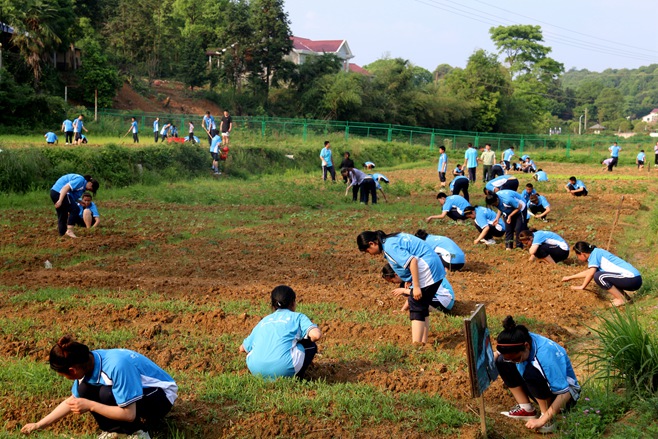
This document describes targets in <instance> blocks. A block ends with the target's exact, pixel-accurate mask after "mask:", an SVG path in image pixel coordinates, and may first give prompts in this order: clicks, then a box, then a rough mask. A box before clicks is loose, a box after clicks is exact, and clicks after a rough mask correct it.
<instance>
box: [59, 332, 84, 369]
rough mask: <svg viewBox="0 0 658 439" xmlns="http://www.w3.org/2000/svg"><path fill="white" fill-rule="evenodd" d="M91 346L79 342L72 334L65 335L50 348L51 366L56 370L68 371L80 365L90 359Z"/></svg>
mask: <svg viewBox="0 0 658 439" xmlns="http://www.w3.org/2000/svg"><path fill="white" fill-rule="evenodd" d="M90 353H91V352H90V351H89V348H88V347H87V345H84V344H82V343H78V342H77V341H75V340H74V339H73V336H71V335H65V336H63V337H62V338H60V339H59V341H58V342H57V344H56V345H55V346H53V348H52V349H51V350H50V358H49V362H50V368H51V369H52V370H54V371H55V372H62V373H68V371H69V369H70V368H71V367H73V366H80V365H82V364H85V363H87V362H88V361H89V354H90Z"/></svg>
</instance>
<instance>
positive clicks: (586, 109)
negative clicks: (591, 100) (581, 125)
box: [585, 107, 587, 132]
mask: <svg viewBox="0 0 658 439" xmlns="http://www.w3.org/2000/svg"><path fill="white" fill-rule="evenodd" d="M585 132H587V107H585Z"/></svg>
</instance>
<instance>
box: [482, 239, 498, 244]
mask: <svg viewBox="0 0 658 439" xmlns="http://www.w3.org/2000/svg"><path fill="white" fill-rule="evenodd" d="M484 243H485V244H487V245H496V240H495V239H485V240H484Z"/></svg>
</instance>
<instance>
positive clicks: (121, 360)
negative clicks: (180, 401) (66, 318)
mask: <svg viewBox="0 0 658 439" xmlns="http://www.w3.org/2000/svg"><path fill="white" fill-rule="evenodd" d="M49 362H50V368H51V369H53V370H54V371H55V372H57V373H58V374H59V375H61V376H63V377H65V378H67V379H69V380H73V388H72V389H71V393H72V395H71V396H69V397H68V398H67V399H65V400H64V401H63V402H62V403H60V404H59V405H58V406H57V407H56V408H55V409H54V410H53V411H52V412H50V414H48V415H47V416H45V417H44V418H43V419H41V420H40V421H38V422H35V423H31V424H26V425H25V426H23V428H22V429H21V432H22V433H24V434H29V433H31V432H33V431H35V430H41V429H43V428H45V427H47V426H49V425H51V424H53V423H55V422H57V421H59V420H61V419H63V418H65V417H66V416H68V415H70V414H71V413H74V414H76V415H80V414H83V413H87V412H89V413H91V415H92V416H93V417H94V419H95V420H96V422H97V423H98V427H99V428H100V429H101V430H102V431H103V432H104V433H103V434H101V436H99V437H114V436H110V435H109V434H110V433H116V434H127V435H133V436H130V437H134V438H141V439H150V436H149V434H148V426H149V425H152V424H154V423H156V422H158V421H160V420H161V419H163V418H164V417H165V416H166V415H167V413H169V411H170V410H171V408H172V407H173V405H174V402H175V401H176V398H177V397H178V386H177V385H176V382H175V381H174V379H173V378H172V377H171V376H170V375H169V374H168V373H167V372H165V371H164V370H162V369H161V368H160V367H159V366H158V365H157V364H155V363H154V362H153V361H151V360H149V359H148V358H146V357H145V356H143V355H142V354H139V353H137V352H135V351H131V350H128V349H99V350H94V351H90V350H89V348H88V347H87V346H86V345H84V344H82V343H78V342H77V341H75V340H73V338H72V337H71V336H70V335H65V336H64V337H62V338H61V339H60V340H59V341H58V342H57V344H56V345H55V346H53V348H52V349H51V350H50V359H49Z"/></svg>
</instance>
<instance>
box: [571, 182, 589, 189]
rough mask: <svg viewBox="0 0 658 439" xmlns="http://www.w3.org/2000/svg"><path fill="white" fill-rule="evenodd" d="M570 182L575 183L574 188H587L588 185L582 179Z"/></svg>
mask: <svg viewBox="0 0 658 439" xmlns="http://www.w3.org/2000/svg"><path fill="white" fill-rule="evenodd" d="M569 184H573V188H574V190H575V189H580V188H583V189H585V190H587V186H585V183H583V182H582V180H576V182H575V183H571V181H569Z"/></svg>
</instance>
